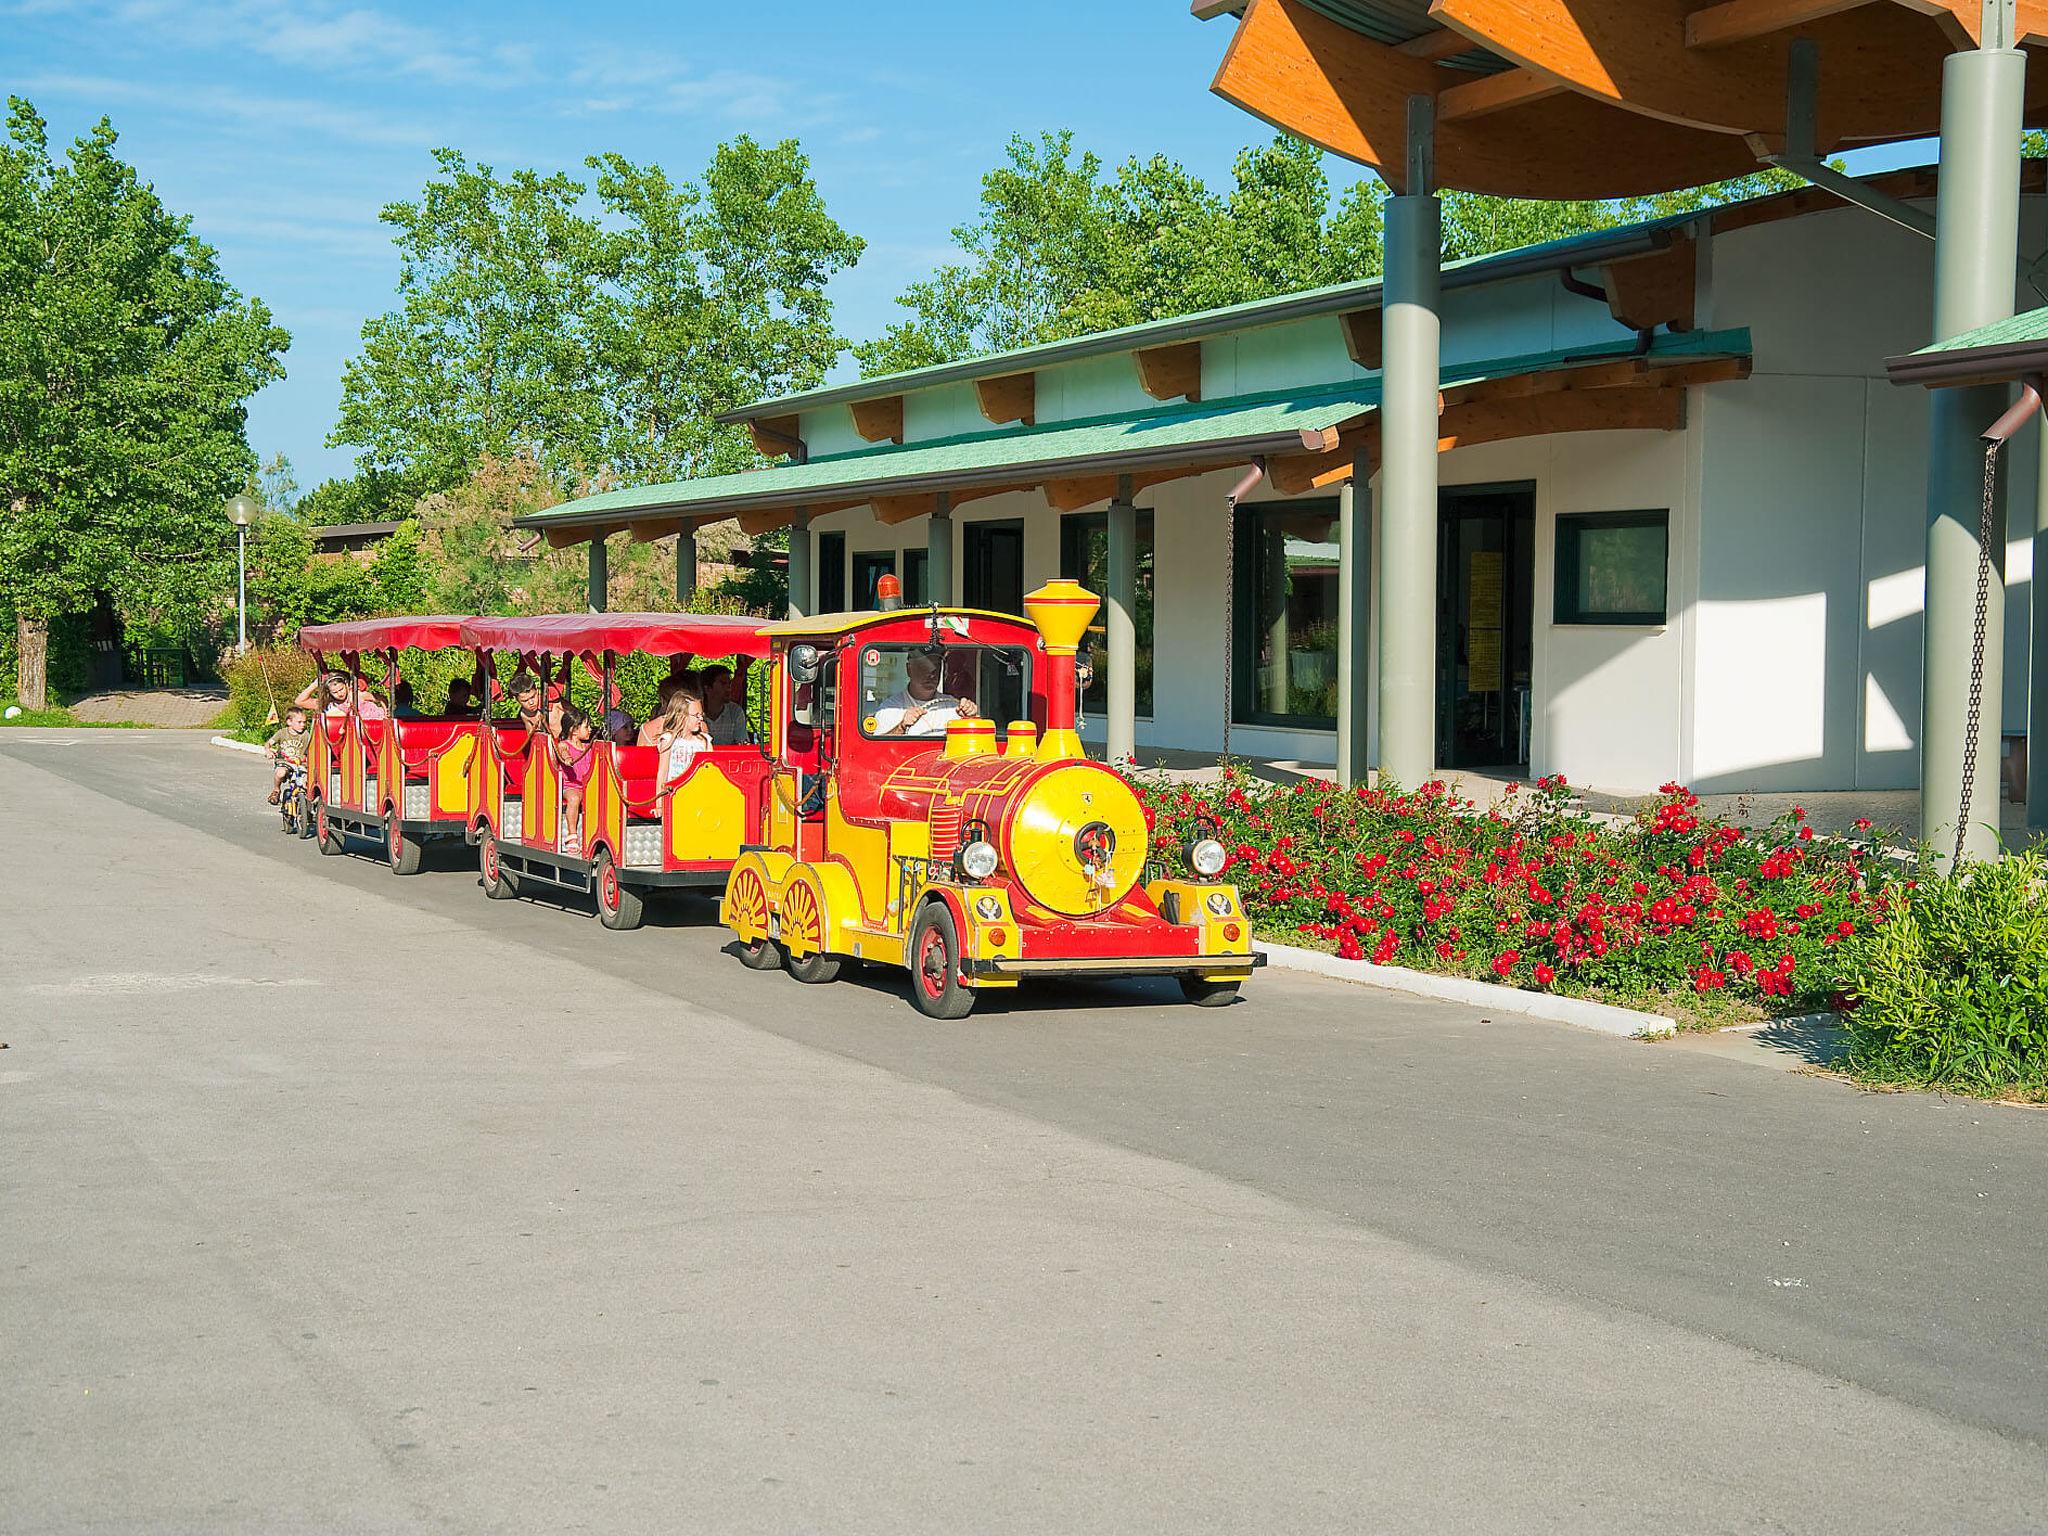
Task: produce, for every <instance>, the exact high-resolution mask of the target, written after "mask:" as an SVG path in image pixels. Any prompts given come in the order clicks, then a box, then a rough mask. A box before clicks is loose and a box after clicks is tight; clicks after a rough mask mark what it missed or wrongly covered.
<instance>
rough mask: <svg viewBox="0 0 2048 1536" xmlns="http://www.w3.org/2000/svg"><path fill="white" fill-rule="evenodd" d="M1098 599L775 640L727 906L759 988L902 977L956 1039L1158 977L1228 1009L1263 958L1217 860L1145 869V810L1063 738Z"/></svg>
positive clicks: (842, 620) (945, 613) (931, 613)
mask: <svg viewBox="0 0 2048 1536" xmlns="http://www.w3.org/2000/svg"><path fill="white" fill-rule="evenodd" d="M1096 606H1097V601H1096V598H1095V597H1094V595H1093V594H1092V593H1090V592H1088V591H1087V590H1086V589H1085V588H1083V587H1081V586H1080V585H1079V584H1077V583H1075V582H1071V581H1054V582H1051V583H1048V584H1047V585H1046V586H1044V587H1041V588H1040V589H1039V590H1038V591H1036V592H1034V593H1032V594H1031V595H1030V596H1029V597H1028V598H1026V599H1025V608H1026V610H1027V611H1028V612H1029V614H1030V616H1031V622H1030V623H1026V622H1024V621H1023V620H1021V619H1017V618H1013V617H1011V616H1009V615H1006V614H999V613H983V612H978V611H974V610H962V609H922V610H919V609H909V610H899V611H897V612H893V613H860V614H842V615H837V616H832V617H827V618H820V619H795V620H790V621H788V622H786V623H781V624H771V625H769V626H767V628H766V629H765V630H764V631H763V633H765V634H766V635H767V636H769V637H770V639H771V640H772V642H773V645H774V652H773V655H774V659H775V661H776V663H777V666H776V669H775V692H774V698H775V703H776V716H775V721H776V736H775V741H774V756H775V769H774V794H773V796H772V798H771V800H770V804H769V823H768V827H767V832H766V836H765V838H764V839H763V840H762V846H760V847H757V848H751V849H749V850H748V851H747V852H745V853H744V854H742V855H741V857H740V860H739V863H738V865H737V866H736V867H735V868H734V870H733V874H732V879H731V880H730V882H728V884H727V886H726V892H725V900H724V902H723V904H722V906H721V908H720V912H721V915H722V916H723V918H724V919H725V922H726V924H727V926H728V927H730V928H731V929H732V930H733V932H734V934H735V935H736V936H737V937H738V939H739V944H740V956H741V959H742V960H743V961H744V962H745V963H746V964H748V965H750V966H753V967H755V968H757V969H767V968H768V967H770V966H774V965H777V964H785V965H787V966H788V968H789V971H790V973H791V974H792V975H793V976H795V977H796V978H797V979H798V980H800V981H807V982H824V981H830V980H832V979H834V978H835V977H836V976H837V975H838V973H839V970H840V967H841V966H842V965H843V964H844V963H845V962H847V961H850V960H857V961H865V962H868V963H872V964H880V965H887V966H893V967H898V968H901V969H903V970H906V971H908V972H909V976H910V995H911V998H912V1000H913V1001H914V1002H915V1003H916V1004H917V1006H918V1007H919V1008H920V1009H921V1010H923V1011H924V1012H925V1013H927V1014H930V1015H931V1016H933V1017H935V1018H945V1019H957V1018H960V1017H962V1016H964V1015H965V1014H966V1013H967V1012H968V1011H969V1010H970V1009H971V1008H973V1006H974V1000H975V997H976V996H977V994H979V993H981V992H985V991H990V990H995V989H1000V988H1008V987H1015V986H1016V985H1017V984H1018V983H1019V982H1020V981H1023V980H1025V979H1026V978H1028V977H1032V976H1077V975H1098V976H1100V975H1108V976H1172V977H1174V978H1176V979H1177V980H1178V981H1179V983H1180V986H1181V990H1182V992H1183V993H1184V995H1185V996H1186V997H1187V998H1188V999H1189V1000H1190V1001H1192V1002H1196V1003H1203V1004H1214V1003H1226V1002H1229V1001H1230V1000H1231V999H1232V998H1233V997H1234V996H1235V995H1236V993H1237V989H1238V986H1239V984H1240V983H1242V982H1243V981H1244V979H1245V978H1246V977H1247V976H1249V975H1250V974H1251V971H1252V968H1253V967H1254V966H1255V965H1256V964H1258V963H1259V961H1260V960H1261V959H1263V956H1258V955H1255V954H1254V953H1253V952H1252V943H1251V926H1250V923H1249V921H1248V920H1247V918H1246V917H1245V913H1244V908H1243V906H1242V905H1241V904H1240V903H1239V901H1238V898H1237V892H1236V890H1235V889H1234V888H1233V887H1232V886H1230V885H1227V884H1223V883H1219V882H1218V880H1217V878H1216V877H1217V876H1219V875H1220V874H1221V873H1222V871H1223V867H1224V864H1225V862H1226V856H1225V853H1224V850H1223V848H1222V846H1221V845H1220V844H1218V843H1216V842H1214V841H1212V840H1205V841H1202V842H1198V843H1197V844H1196V845H1195V846H1194V847H1193V848H1191V849H1190V850H1188V854H1187V860H1188V867H1187V868H1186V869H1185V870H1182V871H1177V872H1171V873H1169V872H1164V871H1161V870H1158V869H1156V868H1152V867H1150V864H1149V860H1148V854H1149V852H1150V850H1149V847H1148V834H1147V828H1146V822H1145V814H1144V809H1143V807H1142V806H1141V805H1140V804H1139V801H1138V797H1137V794H1136V792H1135V791H1134V790H1133V789H1132V788H1131V785H1130V784H1129V782H1128V781H1127V780H1125V779H1124V777H1123V776H1122V775H1121V774H1119V773H1117V772H1115V771H1114V770H1112V769H1110V768H1108V767H1106V766H1104V765H1103V764H1101V763H1096V762H1091V761H1090V760H1089V759H1088V757H1087V754H1086V753H1085V751H1084V750H1083V748H1082V746H1081V740H1080V738H1079V737H1078V736H1077V735H1076V734H1075V732H1074V711H1075V687H1076V683H1075V674H1074V658H1075V652H1076V649H1077V647H1078V645H1079V642H1080V640H1081V637H1082V636H1083V634H1085V633H1086V630H1087V626H1088V621H1089V620H1090V619H1091V618H1092V617H1093V616H1094V614H1095V609H1096Z"/></svg>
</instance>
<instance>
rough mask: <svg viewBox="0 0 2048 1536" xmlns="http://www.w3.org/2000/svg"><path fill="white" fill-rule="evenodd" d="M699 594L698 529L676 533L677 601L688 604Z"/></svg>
mask: <svg viewBox="0 0 2048 1536" xmlns="http://www.w3.org/2000/svg"><path fill="white" fill-rule="evenodd" d="M696 595H697V530H696V529H694V528H685V529H684V530H683V531H682V532H681V533H679V534H677V535H676V601H677V602H678V603H683V604H687V603H688V602H689V601H690V599H691V598H693V597H695V596H696Z"/></svg>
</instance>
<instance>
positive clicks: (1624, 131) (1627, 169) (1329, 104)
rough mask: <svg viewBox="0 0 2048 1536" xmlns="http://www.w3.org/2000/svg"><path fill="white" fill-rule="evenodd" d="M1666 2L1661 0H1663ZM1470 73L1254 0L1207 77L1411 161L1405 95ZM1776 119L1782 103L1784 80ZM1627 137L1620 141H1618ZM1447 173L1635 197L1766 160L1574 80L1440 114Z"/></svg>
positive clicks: (1235, 97)
mask: <svg viewBox="0 0 2048 1536" xmlns="http://www.w3.org/2000/svg"><path fill="white" fill-rule="evenodd" d="M1657 3H1661V0H1657ZM1469 78H1470V77H1469V76H1466V75H1463V74H1461V73H1460V72H1459V71H1456V70H1449V69H1443V68H1441V67H1439V66H1438V65H1436V64H1433V63H1431V62H1429V61H1428V60H1427V59H1420V58H1416V57H1415V56H1414V55H1412V54H1409V53H1404V52H1402V51H1401V50H1400V49H1398V48H1390V47H1388V46H1386V45H1385V44H1382V43H1376V42H1374V41H1373V40H1372V39H1370V38H1368V37H1365V36H1363V35H1361V34H1359V33H1357V32H1354V31H1352V30H1351V29H1350V28H1349V27H1346V26H1344V25H1342V24H1341V23H1339V22H1335V21H1332V20H1330V19H1329V18H1328V17H1326V16H1324V15H1322V14H1321V13H1319V12H1318V11H1315V10H1313V9H1311V8H1310V7H1309V6H1308V5H1306V4H1304V3H1303V0H1252V3H1251V5H1250V6H1249V7H1248V8H1247V9H1246V11H1245V14H1244V19H1243V20H1242V21H1240V22H1239V23H1238V25H1237V29H1236V31H1235V32H1234V33H1233V34H1232V37H1231V41H1230V46H1229V48H1228V49H1227V50H1226V51H1225V52H1224V55H1223V61H1222V63H1221V65H1219V66H1218V68H1217V72H1216V77H1215V79H1214V81H1213V82H1212V83H1211V86H1210V89H1212V90H1213V91H1215V92H1216V93H1217V94H1218V95H1219V96H1222V97H1223V98H1224V99H1225V100H1227V101H1232V102H1235V103H1236V104H1237V105H1239V106H1241V107H1243V108H1244V109H1245V110H1246V111H1248V112H1251V113H1252V114H1253V115H1255V116H1257V117H1261V118H1264V119H1265V120H1266V121H1267V122H1269V123H1272V124H1274V125H1275V126H1277V127H1281V128H1284V129H1286V130H1287V131H1288V132H1290V133H1293V134H1295V135H1297V136H1298V137H1300V138H1304V139H1307V140H1309V141H1310V142H1311V143H1314V144H1320V145H1321V146H1322V147H1323V148H1325V149H1327V150H1329V151H1330V152H1331V153H1333V154H1338V155H1343V156H1345V157H1346V158H1348V159H1352V160H1357V161H1361V162H1362V163H1364V164H1366V165H1371V166H1374V167H1377V168H1378V170H1379V172H1380V175H1381V176H1382V177H1383V178H1385V179H1386V180H1387V181H1388V183H1389V184H1390V185H1392V186H1393V187H1394V189H1395V190H1396V191H1399V190H1400V189H1401V184H1402V181H1403V178H1404V177H1405V175H1406V167H1405V163H1404V162H1405V150H1406V145H1407V135H1408V124H1407V103H1408V98H1409V97H1411V96H1417V95H1426V96H1431V97H1436V96H1439V95H1441V94H1442V93H1443V92H1444V91H1445V90H1447V89H1453V88H1456V87H1457V86H1458V85H1459V84H1460V83H1461V82H1463V81H1466V80H1468V79H1469ZM1778 103H1779V104H1778V119H1779V120H1780V121H1782V119H1783V116H1784V97H1783V91H1782V86H1781V88H1780V94H1779V98H1778ZM1622 145H1625V146H1626V151H1627V152H1626V153H1625V154H1623V153H1618V152H1617V146H1622ZM1436 164H1437V173H1438V177H1439V179H1440V180H1441V182H1442V183H1443V184H1444V185H1446V186H1455V187H1462V188H1465V189H1466V190H1468V191H1473V192H1493V193H1500V194H1503V195H1507V196H1514V197H1544V198H1571V197H1627V196H1631V195H1634V194H1637V193H1651V192H1664V191H1668V190H1670V189H1671V188H1673V187H1682V186H1698V185H1702V184H1704V183H1707V182H1711V181H1721V180H1725V179H1726V178H1728V177H1731V176H1738V175H1741V174H1743V173H1745V172H1747V171H1751V170H1754V169H1755V166H1756V162H1755V159H1754V157H1753V156H1751V154H1750V153H1749V150H1748V147H1747V146H1746V145H1744V144H1743V143H1742V142H1741V141H1740V140H1738V139H1733V138H1730V137H1727V136H1724V135H1719V134H1701V133H1698V132H1694V131H1691V130H1689V129H1686V128H1682V127H1676V126H1673V125H1671V124H1668V123H1661V122H1657V121H1653V120H1651V119H1648V118H1644V117H1641V116H1638V115H1636V114H1635V113H1633V112H1631V111H1628V110H1625V109H1623V108H1620V107H1617V106H1614V105H1612V104H1608V103H1602V102H1597V101H1594V100H1592V99H1590V98H1589V97H1587V96H1585V95H1583V94H1580V93H1579V92H1577V91H1565V92H1562V93H1559V94H1557V95H1552V96H1548V97H1545V98H1543V99H1541V100H1537V101H1530V102H1527V103H1525V104H1523V105H1521V106H1519V107H1516V108H1514V109H1513V110H1509V111H1500V112H1492V113H1488V114H1486V115H1485V116H1482V117H1470V118H1466V119H1463V120H1461V121H1453V122H1449V123H1441V124H1439V126H1438V129H1437V134H1436Z"/></svg>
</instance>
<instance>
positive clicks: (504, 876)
mask: <svg viewBox="0 0 2048 1536" xmlns="http://www.w3.org/2000/svg"><path fill="white" fill-rule="evenodd" d="M476 865H477V868H478V869H479V870H480V871H482V873H483V877H484V894H485V895H486V896H488V897H490V898H491V900H493V901H510V900H511V899H512V898H513V897H514V896H517V895H518V894H519V877H518V876H517V875H515V874H513V873H512V871H511V870H509V869H507V868H506V867H505V866H504V864H503V863H502V862H500V860H499V858H498V839H497V837H496V836H495V835H494V834H492V833H490V832H486V833H484V840H483V841H482V842H481V843H479V844H478V845H477V855H476Z"/></svg>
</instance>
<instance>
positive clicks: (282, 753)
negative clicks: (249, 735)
mask: <svg viewBox="0 0 2048 1536" xmlns="http://www.w3.org/2000/svg"><path fill="white" fill-rule="evenodd" d="M263 747H264V750H265V751H267V752H269V753H270V754H271V755H272V756H273V757H275V758H276V759H277V772H275V773H273V774H272V775H271V776H270V803H271V804H272V805H275V804H277V802H278V800H279V799H280V798H281V797H282V796H283V794H284V776H285V775H286V774H287V773H290V772H291V771H292V770H293V769H297V770H298V771H299V772H301V773H304V772H305V771H306V755H307V753H309V752H310V751H312V749H313V725H312V721H311V719H310V718H309V717H308V716H307V714H306V711H305V707H304V706H303V705H299V704H294V705H292V706H291V708H289V709H287V710H286V711H285V712H284V724H283V725H281V726H279V727H278V729H277V730H276V731H275V732H273V733H272V734H271V737H270V740H268V741H266V742H265V743H263Z"/></svg>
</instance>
